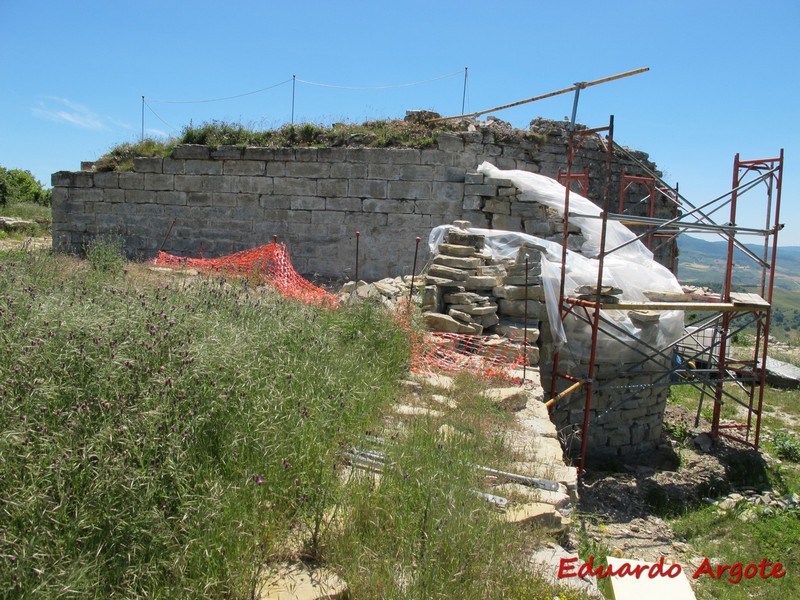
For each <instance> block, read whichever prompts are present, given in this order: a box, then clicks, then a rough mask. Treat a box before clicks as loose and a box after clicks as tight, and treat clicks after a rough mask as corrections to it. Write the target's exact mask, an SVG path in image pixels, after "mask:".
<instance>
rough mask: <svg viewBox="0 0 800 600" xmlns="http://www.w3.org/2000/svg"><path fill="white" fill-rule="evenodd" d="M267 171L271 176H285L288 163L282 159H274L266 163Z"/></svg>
mask: <svg viewBox="0 0 800 600" xmlns="http://www.w3.org/2000/svg"><path fill="white" fill-rule="evenodd" d="M266 165H267V166H266V173H267V175H269V176H270V177H285V176H286V163H285V162H282V161H273V162H268V163H266Z"/></svg>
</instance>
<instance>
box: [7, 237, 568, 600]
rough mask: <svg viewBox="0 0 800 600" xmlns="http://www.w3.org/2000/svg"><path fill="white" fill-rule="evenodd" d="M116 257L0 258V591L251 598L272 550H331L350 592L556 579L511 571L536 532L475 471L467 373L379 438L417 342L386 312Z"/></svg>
mask: <svg viewBox="0 0 800 600" xmlns="http://www.w3.org/2000/svg"><path fill="white" fill-rule="evenodd" d="M115 256H116V255H115V254H114V252H113V245H111V246H109V245H106V246H103V251H102V253H101V258H102V260H101V258H97V260H96V261H95V263H96V264H95V263H93V262H91V260H87V261H79V260H77V259H74V258H68V257H58V256H51V255H49V254H48V253H46V252H24V251H7V252H4V253H2V254H0V345H1V346H2V347H0V350H2V352H1V353H0V432H1V433H0V515H2V518H0V544H1V546H0V555H1V556H0V559H1V560H2V562H3V568H2V569H0V589H2V590H3V595H4V596H3V597H7V598H78V597H80V598H84V597H90V598H101V597H102V598H106V597H151V598H199V597H212V598H218V597H224V598H250V597H253V595H254V594H256V593H257V590H258V589H259V587H260V584H261V581H262V580H261V578H262V576H263V573H264V569H265V565H267V564H269V563H270V562H274V561H282V560H306V561H311V562H315V563H321V564H325V565H326V566H328V567H329V568H332V569H334V570H335V571H336V572H337V573H338V574H340V575H341V576H343V577H344V579H345V580H346V581H347V582H348V584H349V585H350V588H351V593H352V597H354V598H391V597H396V598H452V597H463V598H489V597H508V598H531V599H533V598H542V597H552V596H553V594H554V593H557V591H556V590H553V589H551V588H550V587H549V586H548V585H547V584H546V583H544V582H543V581H541V580H540V579H538V578H537V577H536V576H535V575H533V574H531V573H530V572H529V570H528V569H527V568H526V566H525V561H524V556H526V554H527V553H528V552H529V551H530V550H531V547H532V545H533V544H535V543H537V542H538V541H539V540H541V539H543V537H544V534H543V533H542V532H537V531H535V530H531V529H529V528H514V527H511V526H509V525H507V524H505V523H503V522H502V520H501V519H499V518H498V514H497V513H496V512H494V510H493V509H492V508H491V507H490V506H489V505H488V504H487V503H486V502H484V501H483V500H482V499H480V498H479V497H478V496H477V495H476V494H475V493H474V491H475V490H478V489H481V484H482V482H481V481H480V480H479V479H478V477H477V474H476V471H475V469H473V468H472V467H470V466H469V465H470V464H472V463H476V462H480V463H482V464H485V463H487V462H491V463H492V464H493V465H495V466H502V465H503V464H504V462H503V461H504V460H511V458H512V457H508V456H505V457H504V455H503V443H502V436H496V435H494V434H492V433H491V432H492V431H494V428H495V427H496V426H498V427H499V428H500V430H501V431H502V428H503V425H504V424H507V423H508V418H507V416H505V415H504V414H502V411H500V410H499V409H497V408H492V407H490V406H488V405H487V401H486V399H485V398H483V397H482V395H481V390H482V387H481V384H479V383H476V382H475V381H474V380H472V379H471V378H468V377H459V378H457V379H456V392H457V393H459V394H461V396H462V397H463V399H464V402H463V405H462V406H460V407H459V408H453V409H450V410H448V411H443V412H444V414H443V416H442V417H440V418H437V419H423V418H419V419H415V420H414V421H413V422H411V423H408V424H406V426H405V427H401V428H399V429H393V430H384V427H385V426H386V421H385V415H386V414H387V413H388V412H389V407H390V405H391V403H392V402H393V401H394V400H395V399H396V398H397V397H398V396H399V395H402V394H403V393H408V392H403V391H402V390H401V389H400V387H399V385H398V381H399V379H400V378H402V377H404V376H405V374H406V369H407V366H408V360H409V338H408V335H407V332H406V331H404V330H401V329H400V328H399V327H398V326H397V325H396V324H395V323H394V322H393V321H392V320H391V319H390V318H389V317H388V316H387V315H386V314H384V312H383V311H382V310H381V309H380V308H379V307H375V306H371V305H369V304H367V305H362V306H360V307H355V308H345V309H339V310H323V309H318V308H312V307H308V306H305V305H302V304H298V303H296V302H293V301H288V300H286V299H284V298H281V297H279V296H277V295H274V294H271V293H256V292H254V291H253V286H252V285H249V283H248V282H245V281H241V282H239V281H226V280H224V279H221V278H218V277H216V278H198V279H195V280H193V281H191V282H187V281H186V280H183V279H180V278H175V279H172V278H164V277H163V276H160V275H158V274H154V273H152V272H150V271H148V270H146V269H145V268H144V267H142V266H139V265H135V264H130V263H125V264H124V268H123V269H120V268H119V267H120V266H121V265H119V264H118V263H117V262H115V261H111V263H109V262H108V261H107V260H105V259H107V258H109V257H115ZM115 260H116V259H115ZM109 264H110V267H109V268H105V266H108V265H109ZM429 392H430V391H428V392H425V393H423V395H422V399H423V401H425V398H426V394H427V393H429ZM444 423H447V424H450V425H451V426H452V427H453V428H454V429H455V430H457V431H459V432H461V433H462V435H453V436H449V437H447V436H442V435H441V434H440V433H439V427H440V426H441V425H442V424H444ZM376 433H377V434H379V435H383V436H384V437H385V438H386V439H387V441H386V443H385V445H384V446H383V447H382V449H383V451H384V452H385V455H386V468H385V469H384V472H383V474H382V476H381V478H380V483H376V481H375V478H374V477H371V476H368V475H367V474H365V473H362V472H358V471H355V472H352V473H351V474H350V475H348V473H349V471H348V469H347V468H346V466H345V459H344V457H343V453H344V451H346V450H348V449H349V448H352V447H353V446H363V445H364V444H365V443H367V442H366V440H368V439H369V435H374V434H376ZM561 597H562V598H578V597H580V595H579V594H577V593H575V592H563V593H562V595H561Z"/></svg>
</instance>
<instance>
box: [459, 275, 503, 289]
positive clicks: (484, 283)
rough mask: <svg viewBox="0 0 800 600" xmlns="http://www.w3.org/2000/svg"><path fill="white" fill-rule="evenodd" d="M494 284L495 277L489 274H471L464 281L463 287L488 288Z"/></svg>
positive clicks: (495, 283) (495, 282) (495, 281)
mask: <svg viewBox="0 0 800 600" xmlns="http://www.w3.org/2000/svg"><path fill="white" fill-rule="evenodd" d="M496 285H497V277H493V276H491V275H473V276H471V277H468V278H467V280H466V282H465V283H464V287H465V288H467V289H468V290H490V289H492V288H493V287H495V286H496Z"/></svg>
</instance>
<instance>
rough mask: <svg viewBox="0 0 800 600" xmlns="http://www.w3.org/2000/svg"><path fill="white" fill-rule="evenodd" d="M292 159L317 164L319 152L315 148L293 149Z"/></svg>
mask: <svg viewBox="0 0 800 600" xmlns="http://www.w3.org/2000/svg"><path fill="white" fill-rule="evenodd" d="M294 159H295V160H296V161H299V162H317V161H318V160H319V150H318V149H317V148H295V149H294Z"/></svg>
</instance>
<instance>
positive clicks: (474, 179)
mask: <svg viewBox="0 0 800 600" xmlns="http://www.w3.org/2000/svg"><path fill="white" fill-rule="evenodd" d="M484 178H485V176H484V174H483V173H467V174H466V175H465V176H464V183H467V184H472V185H483V181H484Z"/></svg>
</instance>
